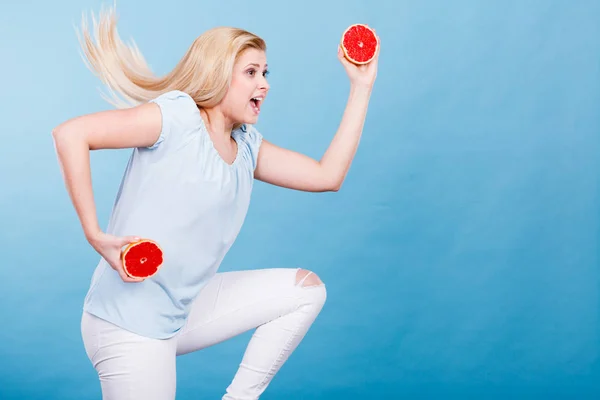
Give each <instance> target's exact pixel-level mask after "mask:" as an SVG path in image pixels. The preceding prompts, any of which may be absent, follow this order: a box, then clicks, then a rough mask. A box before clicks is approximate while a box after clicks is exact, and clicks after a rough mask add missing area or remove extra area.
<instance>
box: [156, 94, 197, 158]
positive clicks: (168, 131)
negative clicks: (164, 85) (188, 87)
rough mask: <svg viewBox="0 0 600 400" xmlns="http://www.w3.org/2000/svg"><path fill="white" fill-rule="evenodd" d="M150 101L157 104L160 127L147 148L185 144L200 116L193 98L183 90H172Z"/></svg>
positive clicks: (174, 146)
mask: <svg viewBox="0 0 600 400" xmlns="http://www.w3.org/2000/svg"><path fill="white" fill-rule="evenodd" d="M150 103H155V104H157V105H158V106H159V108H160V111H161V115H162V127H161V131H160V135H159V137H158V139H157V140H156V142H154V144H152V145H151V146H149V147H147V148H148V149H151V150H154V149H157V148H177V147H178V146H180V145H183V144H185V143H186V142H187V140H188V138H189V137H190V134H191V133H192V132H193V130H194V129H195V127H197V126H198V122H199V118H201V117H200V113H199V111H198V107H197V106H196V102H195V101H194V99H192V98H191V97H190V95H188V94H186V93H184V92H181V91H179V90H173V91H170V92H167V93H164V94H162V95H160V96H158V97H156V98H155V99H152V100H150Z"/></svg>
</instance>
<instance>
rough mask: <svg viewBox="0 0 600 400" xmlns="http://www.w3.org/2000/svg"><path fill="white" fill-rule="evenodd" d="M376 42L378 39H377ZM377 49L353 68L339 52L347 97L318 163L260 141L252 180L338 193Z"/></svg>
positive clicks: (356, 134)
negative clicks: (373, 54) (335, 126)
mask: <svg viewBox="0 0 600 400" xmlns="http://www.w3.org/2000/svg"><path fill="white" fill-rule="evenodd" d="M377 40H378V41H379V37H378V38H377ZM378 58H379V48H378V49H377V54H376V55H375V58H374V59H373V60H372V61H371V62H370V63H369V64H366V65H360V66H359V65H354V64H352V63H350V62H349V61H348V60H346V58H345V57H344V54H343V52H342V50H341V49H340V48H338V59H339V60H340V62H341V63H342V65H343V66H344V68H345V70H346V72H347V74H348V77H349V78H350V94H349V96H348V101H347V104H346V108H345V110H344V114H343V116H342V120H341V122H340V125H339V128H338V130H337V132H336V134H335V136H334V138H333V140H332V141H331V144H330V145H329V147H328V148H327V151H326V152H325V154H324V155H323V157H322V158H321V160H320V161H317V160H315V159H313V158H311V157H308V156H306V155H304V154H301V153H298V152H294V151H292V150H288V149H284V148H281V147H278V146H276V145H274V144H272V143H270V142H268V141H267V140H263V143H262V145H261V148H260V151H259V154H258V162H257V166H256V170H255V173H254V176H255V178H256V179H258V180H261V181H263V182H266V183H270V184H273V185H277V186H281V187H286V188H289V189H296V190H302V191H307V192H326V191H338V190H339V189H340V188H341V186H342V183H343V182H344V179H345V178H346V175H347V173H348V170H349V169H350V164H351V163H352V159H353V158H354V155H355V154H356V150H357V148H358V144H359V142H360V137H361V135H362V131H363V126H364V122H365V118H366V115H367V108H368V105H369V100H370V98H371V91H372V89H373V84H374V82H375V78H376V76H377V62H378Z"/></svg>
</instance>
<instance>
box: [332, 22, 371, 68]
mask: <svg viewBox="0 0 600 400" xmlns="http://www.w3.org/2000/svg"><path fill="white" fill-rule="evenodd" d="M340 44H341V46H342V50H344V55H345V56H346V58H347V59H348V61H350V62H352V63H354V64H357V65H361V64H368V63H369V62H371V60H373V58H374V57H375V54H376V53H377V47H378V46H379V43H377V36H376V35H375V32H374V31H373V30H372V29H371V28H369V26H368V25H366V24H354V25H350V26H349V27H348V28H347V29H346V30H345V31H344V34H343V35H342V39H341V42H340Z"/></svg>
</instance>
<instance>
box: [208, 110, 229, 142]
mask: <svg viewBox="0 0 600 400" xmlns="http://www.w3.org/2000/svg"><path fill="white" fill-rule="evenodd" d="M200 115H201V116H202V119H203V120H204V125H206V129H207V130H208V133H209V134H210V136H211V137H212V138H213V140H215V139H216V140H219V141H221V140H223V141H228V140H229V139H230V137H231V131H232V130H233V125H234V124H233V123H232V122H231V121H229V120H228V118H226V117H225V115H223V112H222V111H221V110H219V109H218V108H217V107H214V108H202V109H200Z"/></svg>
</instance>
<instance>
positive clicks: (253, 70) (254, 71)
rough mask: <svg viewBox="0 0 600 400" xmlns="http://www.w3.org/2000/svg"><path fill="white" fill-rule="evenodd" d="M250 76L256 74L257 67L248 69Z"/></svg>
mask: <svg viewBox="0 0 600 400" xmlns="http://www.w3.org/2000/svg"><path fill="white" fill-rule="evenodd" d="M246 72H247V73H248V74H249V75H250V76H254V74H255V73H256V70H255V69H249V70H248V71H246Z"/></svg>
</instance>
